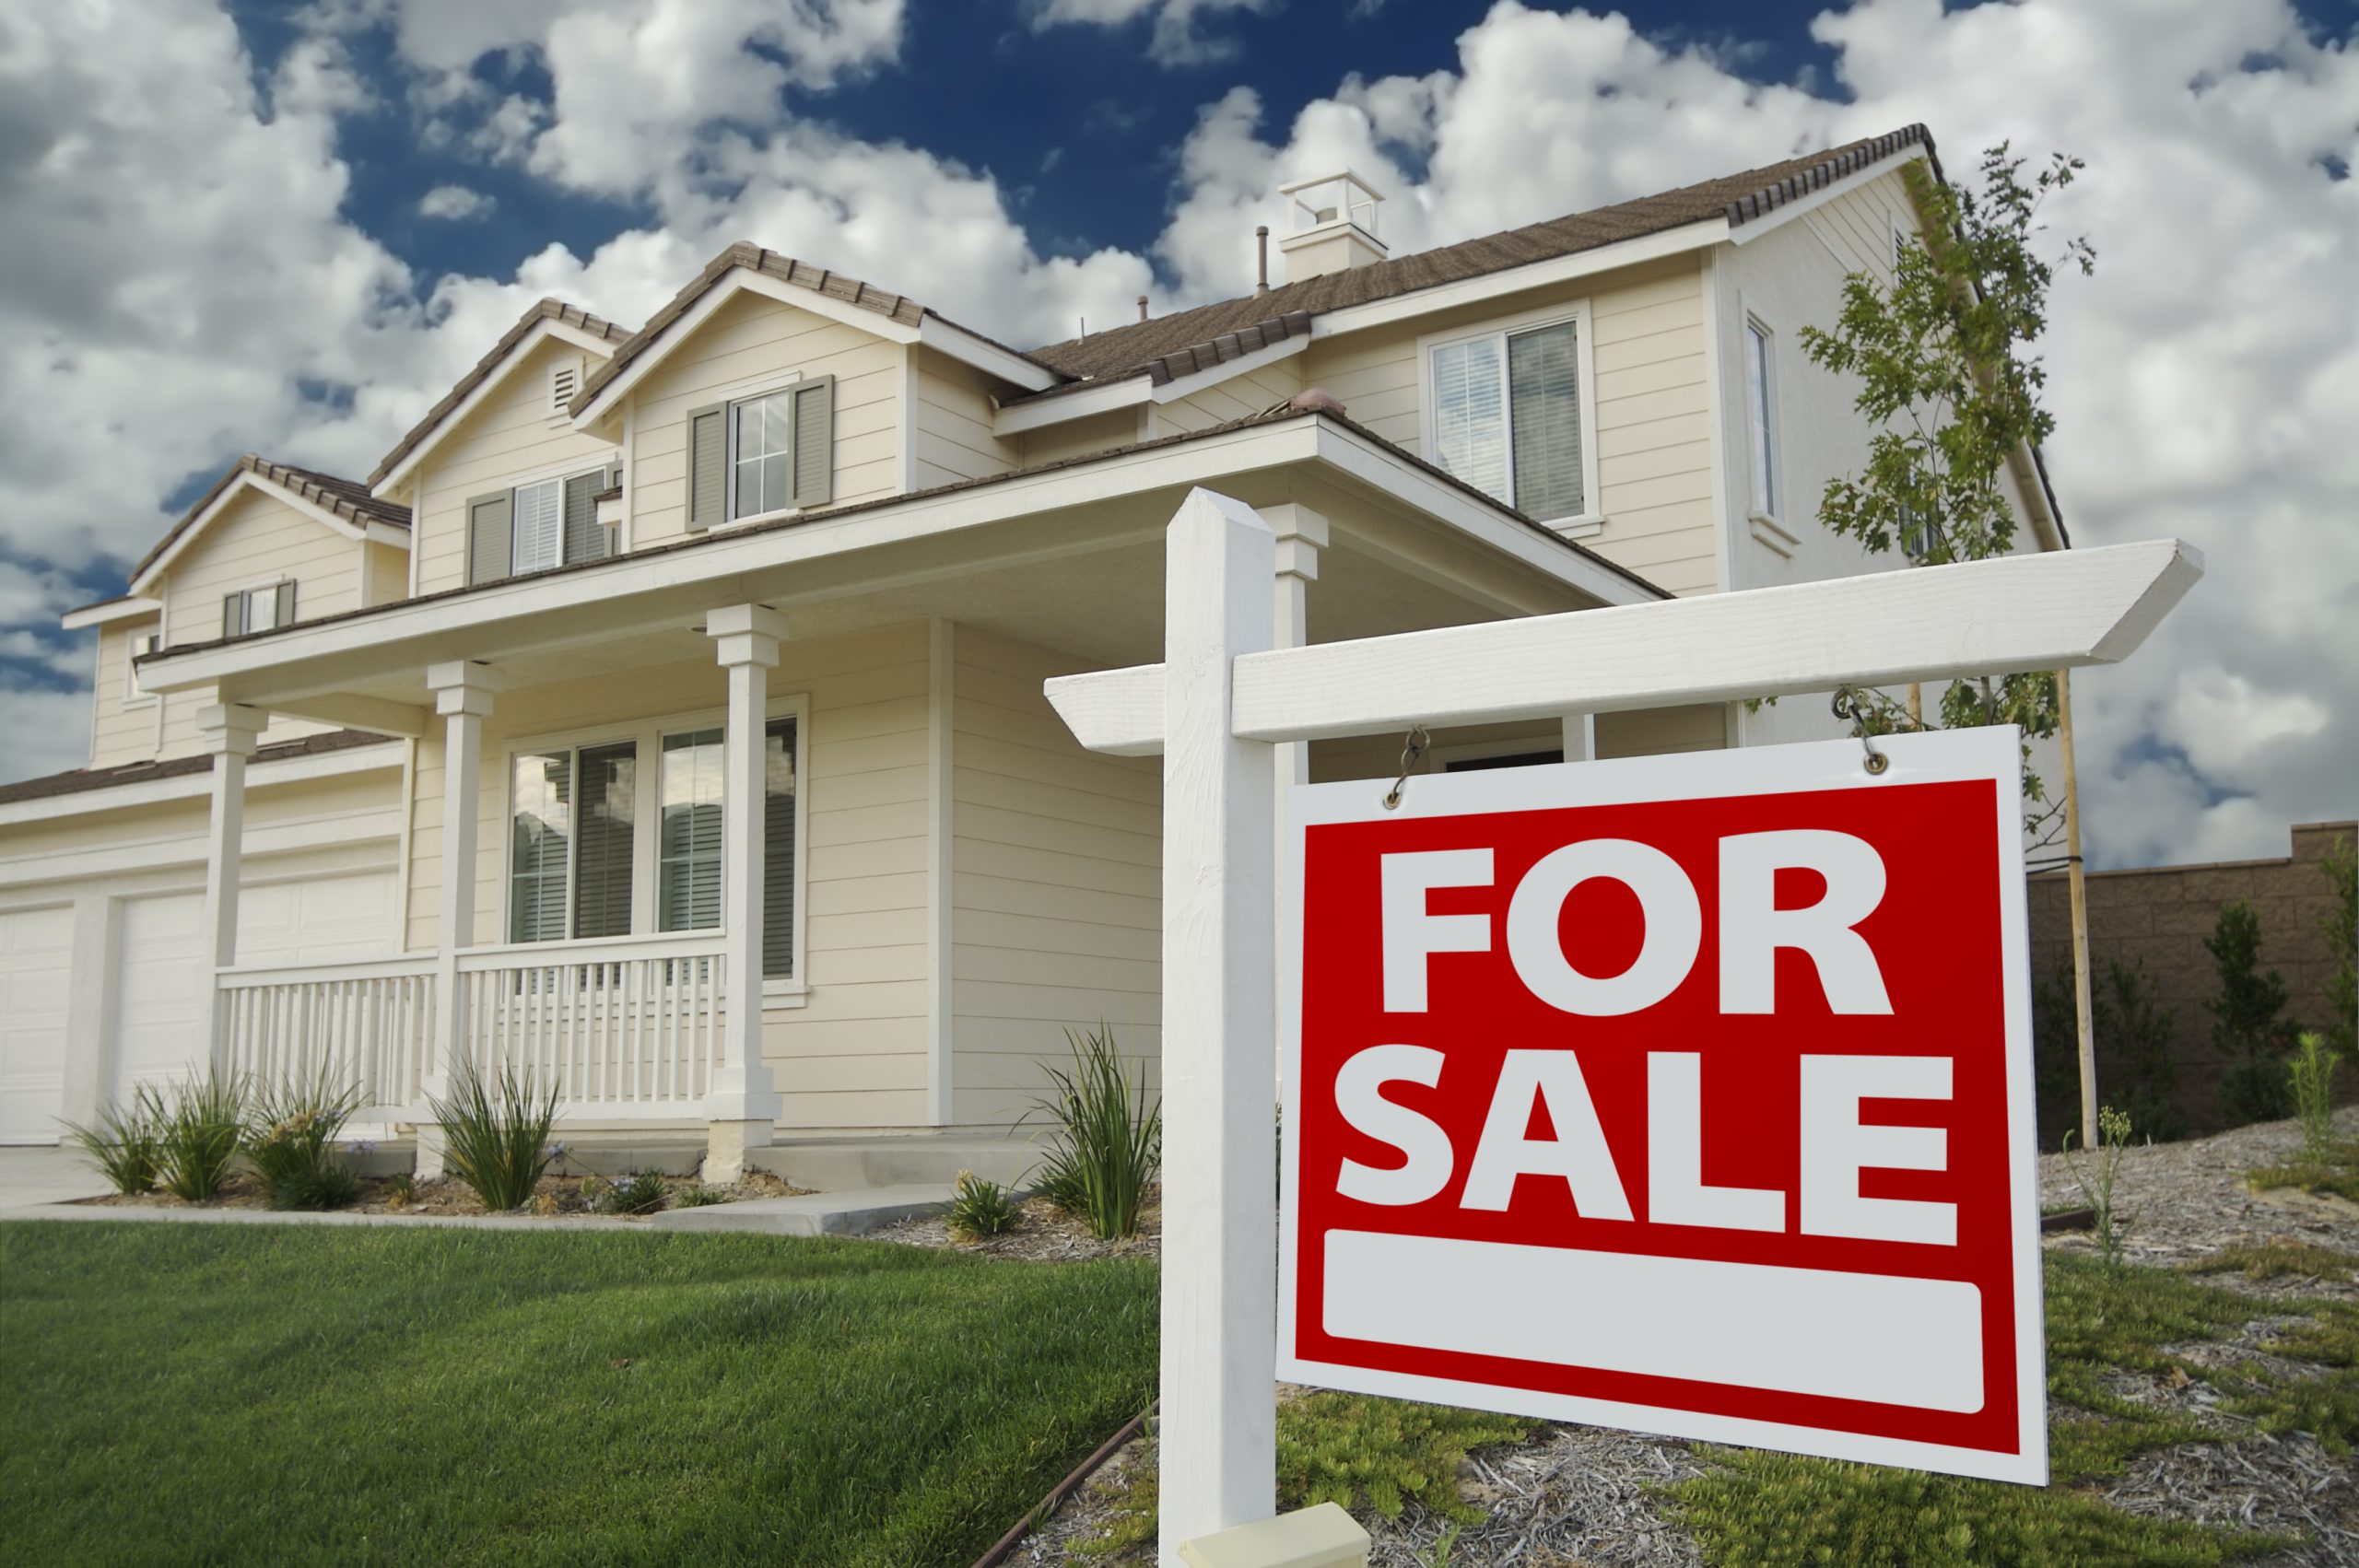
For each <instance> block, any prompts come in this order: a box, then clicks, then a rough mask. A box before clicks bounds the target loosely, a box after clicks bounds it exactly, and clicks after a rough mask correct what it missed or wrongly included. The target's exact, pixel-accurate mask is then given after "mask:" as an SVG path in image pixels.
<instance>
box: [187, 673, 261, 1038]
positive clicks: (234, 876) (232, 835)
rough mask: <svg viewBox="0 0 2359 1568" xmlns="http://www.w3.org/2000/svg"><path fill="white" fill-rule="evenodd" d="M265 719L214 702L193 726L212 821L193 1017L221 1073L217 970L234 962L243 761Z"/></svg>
mask: <svg viewBox="0 0 2359 1568" xmlns="http://www.w3.org/2000/svg"><path fill="white" fill-rule="evenodd" d="M269 722H270V715H269V714H267V713H265V712H264V711H263V710H262V709H260V708H246V707H243V706H241V705H240V704H237V703H217V704H214V705H212V706H210V707H206V708H198V709H197V711H196V727H197V730H198V731H199V732H200V733H202V734H203V735H204V737H205V750H206V751H207V752H210V753H211V754H212V755H213V820H212V828H211V832H210V833H209V834H208V835H207V837H206V838H205V954H206V958H205V962H204V963H203V964H202V965H198V968H199V970H200V972H201V973H202V974H203V976H204V979H203V984H204V987H205V997H204V1001H203V1006H202V1009H201V1011H200V1012H198V1014H197V1017H198V1024H197V1029H198V1031H199V1039H200V1041H201V1042H202V1044H203V1045H204V1047H205V1062H206V1063H207V1064H208V1065H209V1066H211V1067H213V1068H215V1069H218V1070H222V1071H226V1070H227V1069H228V1067H229V1062H228V1061H227V1060H226V1059H225V1058H226V1053H227V1050H228V1046H229V1042H228V1041H226V1040H224V1039H222V1038H221V1033H220V1024H221V1005H220V998H221V982H220V977H219V975H218V973H217V972H218V971H219V970H222V969H226V968H228V967H229V965H232V964H235V963H236V962H237V961H238V878H239V875H240V863H239V862H240V860H241V857H242V854H243V851H244V848H245V835H246V759H247V758H248V757H250V756H252V755H253V751H254V740H255V737H257V736H258V735H260V734H261V733H262V731H263V726H264V725H265V724H268V723H269Z"/></svg>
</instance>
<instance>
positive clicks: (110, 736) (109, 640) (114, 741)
mask: <svg viewBox="0 0 2359 1568" xmlns="http://www.w3.org/2000/svg"><path fill="white" fill-rule="evenodd" d="M157 626H158V618H157V617H155V616H153V615H151V616H149V617H148V618H147V619H146V620H144V621H132V622H123V621H116V622H113V623H111V624H110V625H107V626H100V628H99V636H98V651H97V656H96V659H97V673H96V674H95V675H94V676H93V677H92V686H91V692H90V766H92V767H115V766H121V765H122V764H123V763H127V762H145V761H147V760H149V759H150V758H152V757H154V756H155V755H156V724H157V716H158V699H157V698H155V697H152V696H151V697H146V698H142V699H140V700H138V701H129V700H126V698H125V696H124V695H123V694H124V693H125V692H126V691H127V690H128V689H129V686H128V681H129V677H130V672H131V644H132V641H133V639H134V638H142V637H147V636H151V635H153V634H154V632H155V630H156V627H157Z"/></svg>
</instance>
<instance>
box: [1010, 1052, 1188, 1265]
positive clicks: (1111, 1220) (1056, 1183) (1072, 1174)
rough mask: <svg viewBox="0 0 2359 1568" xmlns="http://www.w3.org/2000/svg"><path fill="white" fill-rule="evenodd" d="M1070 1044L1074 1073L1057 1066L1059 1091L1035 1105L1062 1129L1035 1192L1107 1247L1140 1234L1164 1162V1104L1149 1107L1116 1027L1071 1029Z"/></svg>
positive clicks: (1141, 1081)
mask: <svg viewBox="0 0 2359 1568" xmlns="http://www.w3.org/2000/svg"><path fill="white" fill-rule="evenodd" d="M1065 1039H1066V1041H1067V1042H1068V1043H1069V1044H1070V1045H1071V1046H1072V1047H1073V1070H1072V1071H1070V1072H1068V1071H1064V1070H1062V1069H1061V1068H1053V1067H1052V1068H1050V1070H1049V1078H1050V1082H1053V1083H1054V1084H1055V1085H1056V1093H1055V1094H1053V1095H1051V1096H1050V1097H1049V1098H1048V1099H1045V1100H1039V1101H1037V1102H1035V1103H1034V1106H1033V1111H1034V1112H1038V1113H1040V1114H1044V1115H1046V1116H1048V1117H1050V1118H1052V1119H1053V1120H1054V1121H1055V1122H1056V1124H1057V1125H1056V1130H1055V1132H1054V1134H1053V1137H1054V1141H1053V1142H1052V1143H1051V1144H1050V1149H1049V1155H1048V1158H1047V1159H1046V1160H1045V1161H1043V1162H1042V1163H1041V1166H1040V1174H1039V1180H1038V1181H1036V1182H1035V1183H1034V1184H1033V1187H1034V1190H1035V1191H1037V1192H1039V1194H1040V1195H1041V1196H1042V1197H1044V1198H1046V1199H1049V1200H1050V1202H1052V1203H1054V1204H1055V1205H1056V1206H1057V1207H1058V1208H1060V1209H1062V1210H1064V1211H1066V1212H1067V1213H1069V1214H1074V1215H1077V1216H1079V1217H1080V1218H1081V1219H1082V1220H1084V1221H1086V1223H1088V1225H1089V1230H1090V1234H1091V1235H1094V1236H1096V1237H1097V1239H1098V1240H1100V1241H1111V1240H1113V1239H1114V1238H1115V1237H1117V1236H1127V1235H1137V1234H1138V1228H1139V1203H1140V1199H1141V1198H1142V1197H1143V1195H1144V1193H1145V1191H1146V1188H1147V1184H1148V1183H1149V1182H1151V1181H1153V1180H1154V1179H1155V1173H1156V1166H1157V1165H1158V1164H1160V1162H1161V1160H1162V1157H1163V1103H1162V1101H1160V1100H1157V1101H1156V1103H1155V1104H1154V1105H1152V1106H1150V1105H1148V1104H1147V1100H1146V1078H1145V1072H1144V1069H1142V1070H1141V1071H1140V1073H1139V1076H1138V1079H1137V1081H1136V1082H1133V1079H1132V1077H1131V1075H1130V1073H1129V1072H1127V1071H1125V1070H1124V1069H1123V1066H1122V1059H1121V1056H1120V1055H1119V1054H1118V1053H1117V1052H1116V1050H1115V1048H1114V1031H1113V1029H1112V1028H1111V1027H1110V1026H1109V1025H1108V1024H1104V1023H1100V1024H1098V1025H1097V1028H1095V1029H1091V1030H1088V1031H1086V1032H1085V1031H1080V1030H1074V1029H1067V1030H1066V1031H1065ZM1133 1105H1135V1106H1136V1109H1135V1110H1134V1109H1133ZM1031 1114H1032V1113H1029V1112H1027V1117H1026V1119H1027V1120H1028V1119H1030V1116H1031Z"/></svg>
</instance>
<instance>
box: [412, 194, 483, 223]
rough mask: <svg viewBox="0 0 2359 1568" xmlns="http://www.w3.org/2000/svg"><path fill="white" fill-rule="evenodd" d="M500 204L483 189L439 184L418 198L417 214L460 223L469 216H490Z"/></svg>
mask: <svg viewBox="0 0 2359 1568" xmlns="http://www.w3.org/2000/svg"><path fill="white" fill-rule="evenodd" d="M498 205H499V203H498V202H497V201H495V200H494V199H492V198H491V197H489V196H487V195H485V194H484V193H482V192H481V191H471V190H469V189H468V188H467V187H466V186H464V185H437V186H435V187H434V189H432V190H431V191H428V192H427V193H426V194H424V195H423V196H420V197H419V198H418V199H417V216H420V217H437V218H443V219H446V220H448V221H451V222H454V223H459V222H464V221H465V220H467V219H468V218H475V217H489V216H491V213H492V209H493V208H495V207H497V206H498Z"/></svg>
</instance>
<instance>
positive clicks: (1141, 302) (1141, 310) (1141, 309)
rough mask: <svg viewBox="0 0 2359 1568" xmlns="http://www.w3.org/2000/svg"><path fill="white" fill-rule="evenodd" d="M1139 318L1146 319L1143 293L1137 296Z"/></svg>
mask: <svg viewBox="0 0 2359 1568" xmlns="http://www.w3.org/2000/svg"><path fill="white" fill-rule="evenodd" d="M1139 320H1140V321H1145V320H1146V296H1145V295H1144V294H1142V295H1140V296H1139Z"/></svg>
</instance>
